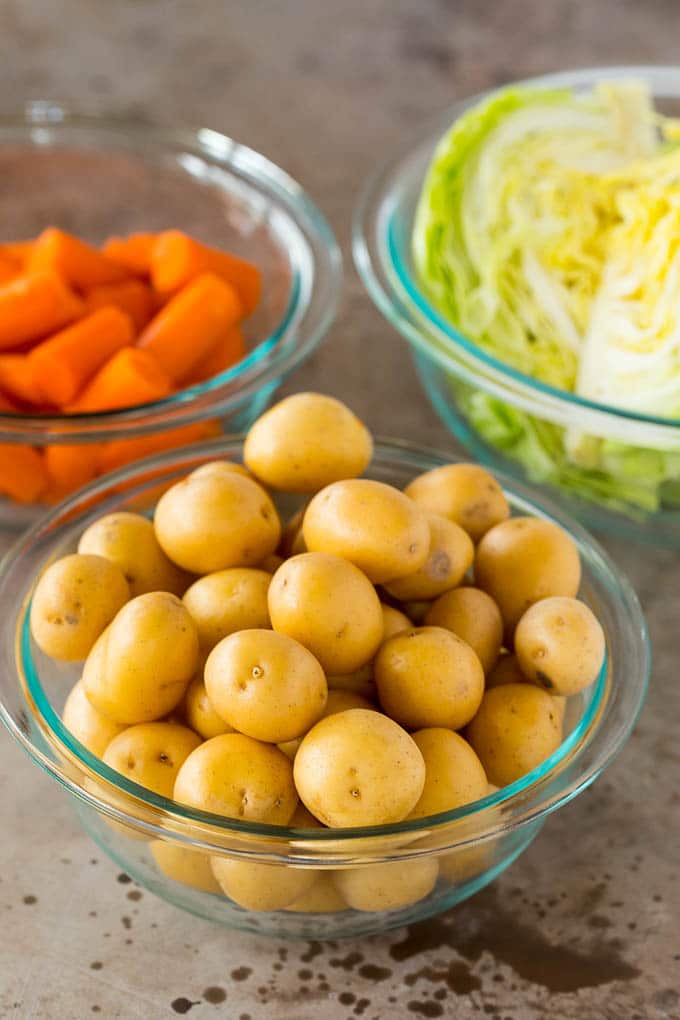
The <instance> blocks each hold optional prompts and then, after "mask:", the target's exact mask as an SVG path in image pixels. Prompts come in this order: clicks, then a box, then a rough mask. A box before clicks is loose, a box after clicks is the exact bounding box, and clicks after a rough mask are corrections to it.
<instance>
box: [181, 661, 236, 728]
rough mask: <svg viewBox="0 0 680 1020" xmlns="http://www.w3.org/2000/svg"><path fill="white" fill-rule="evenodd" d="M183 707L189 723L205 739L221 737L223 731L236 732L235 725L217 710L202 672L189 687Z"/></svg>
mask: <svg viewBox="0 0 680 1020" xmlns="http://www.w3.org/2000/svg"><path fill="white" fill-rule="evenodd" d="M183 709H184V716H185V718H186V721H187V724H188V725H189V726H190V727H191V729H192V730H194V731H195V732H196V733H198V735H199V736H200V737H203V739H204V740H210V738H211V737H219V736H221V734H222V733H233V732H234V727H233V726H230V725H229V723H228V722H225V721H224V719H223V718H222V716H221V715H219V713H218V712H216V711H215V706H214V705H213V703H212V701H211V700H210V698H209V697H208V692H207V691H206V689H205V683H204V682H203V676H202V674H201V673H199V674H197V675H196V676H195V677H194V679H193V680H192V681H191V683H190V684H189V686H188V687H187V690H186V694H185V695H184V702H183Z"/></svg>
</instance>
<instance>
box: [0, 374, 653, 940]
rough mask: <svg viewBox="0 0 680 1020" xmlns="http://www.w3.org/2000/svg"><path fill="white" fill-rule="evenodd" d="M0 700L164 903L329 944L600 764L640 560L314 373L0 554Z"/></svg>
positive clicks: (518, 836)
mask: <svg viewBox="0 0 680 1020" xmlns="http://www.w3.org/2000/svg"><path fill="white" fill-rule="evenodd" d="M0 605H2V607H3V623H2V631H1V633H0V642H1V643H0V656H2V666H3V669H2V671H1V673H0V676H1V680H0V682H1V684H2V692H1V693H2V697H1V712H2V717H3V720H4V722H5V724H6V725H7V727H8V728H9V730H10V732H11V733H12V734H13V735H14V737H15V738H16V739H17V740H18V741H19V743H20V744H22V745H23V747H24V748H25V749H26V750H27V751H28V753H29V754H30V755H31V757H32V758H33V759H34V760H35V761H36V762H37V763H38V764H39V765H40V766H41V767H42V768H43V769H45V770H46V771H47V772H48V773H50V774H51V775H52V776H53V777H54V778H55V779H57V780H58V782H59V783H60V784H61V786H62V787H63V788H65V790H66V791H67V793H68V794H69V795H70V796H72V798H73V804H74V807H75V810H76V811H77V813H78V815H79V817H80V820H81V822H82V824H83V826H84V828H85V829H86V830H87V832H88V833H89V834H90V836H91V837H92V839H93V840H94V841H95V842H96V843H97V844H98V845H99V846H100V847H102V849H103V850H104V851H105V852H106V853H107V854H108V855H109V856H110V857H111V858H113V860H114V861H116V862H117V863H118V864H119V865H120V866H121V867H122V868H124V869H125V871H126V872H127V873H128V874H129V875H131V876H132V877H133V878H134V879H135V881H137V882H139V883H140V884H141V885H143V886H145V887H146V888H147V889H149V890H150V891H152V892H154V893H156V894H157V895H159V896H161V897H162V898H164V899H166V900H168V901H169V902H171V903H174V904H176V905H177V906H179V907H182V908H184V909H186V910H188V911H191V912H193V913H195V914H198V915H200V916H202V917H205V918H209V919H211V920H213V921H216V922H219V923H222V924H224V925H227V926H229V927H233V928H241V929H246V930H249V931H255V932H262V933H266V934H274V935H279V936H281V935H284V936H290V937H302V938H337V937H342V936H353V935H359V934H368V933H374V932H379V931H384V930H387V929H390V928H393V927H397V926H400V925H403V924H406V923H410V922H413V921H415V920H418V919H420V918H424V917H427V916H429V915H432V914H436V913H438V912H440V911H442V910H446V909H448V908H450V907H452V906H454V905H455V904H456V903H458V902H460V901H461V900H463V899H465V898H466V897H468V896H470V895H472V894H473V893H475V892H476V891H477V890H479V889H480V888H482V887H483V886H484V885H486V884H487V883H488V882H490V881H492V880H493V879H494V878H495V877H496V876H497V875H498V874H499V873H500V872H502V871H503V870H504V869H505V868H506V867H507V866H508V865H509V864H511V863H512V861H513V860H514V859H515V858H516V857H517V856H518V855H519V854H520V853H522V851H523V850H524V849H526V847H527V846H528V845H529V843H530V842H531V841H532V840H533V839H534V838H535V836H536V835H537V834H538V832H539V830H540V828H541V826H542V825H543V823H544V821H545V819H546V818H547V816H548V815H549V814H550V813H551V812H552V811H554V810H556V809H557V808H558V807H560V806H561V805H562V804H564V803H566V802H567V801H568V800H570V799H571V798H573V797H574V796H576V795H577V794H578V793H579V792H580V791H581V790H583V789H584V788H585V787H586V786H587V785H588V784H589V783H590V782H592V781H593V780H594V779H595V778H596V777H597V775H598V774H599V773H600V772H601V771H602V769H604V768H605V767H606V766H607V765H608V764H609V762H610V761H611V760H612V758H613V756H614V755H615V754H616V752H617V751H618V750H619V749H620V748H621V746H622V745H623V743H624V742H625V740H626V738H627V737H628V735H629V733H630V731H631V729H632V727H633V725H634V723H635V720H636V718H637V715H638V713H639V711H640V708H641V705H642V702H643V699H644V693H645V689H646V685H647V679H648V673H649V645H648V639H647V633H646V629H645V624H644V619H643V616H642V613H641V610H640V607H639V604H638V601H637V599H636V597H635V594H634V592H633V591H632V589H631V588H630V586H629V584H628V582H627V581H626V579H625V578H624V577H622V575H621V574H620V572H619V571H618V570H617V569H616V568H615V566H614V565H613V564H612V562H611V561H610V560H609V559H608V558H607V556H606V554H605V553H604V552H603V551H602V550H601V549H600V548H599V547H598V546H597V545H596V543H595V542H594V541H593V540H592V539H591V538H590V537H589V536H588V534H587V533H586V532H585V531H583V530H582V529H581V528H580V527H579V526H578V525H576V524H574V523H573V522H572V521H570V520H568V519H567V518H565V517H563V516H562V515H561V514H560V512H559V511H558V510H557V509H556V508H555V507H552V506H549V505H547V504H544V503H541V504H539V503H536V502H534V501H533V499H532V497H531V495H530V493H529V492H528V491H527V490H525V489H524V488H522V487H521V486H520V485H518V484H517V483H515V482H513V483H512V484H506V483H505V480H504V479H499V478H495V477H493V476H492V475H490V474H489V473H488V472H487V471H486V470H484V469H482V468H480V467H479V466H477V465H474V464H465V463H460V462H456V461H454V460H452V459H451V457H450V456H448V455H446V454H442V453H438V452H436V451H433V450H429V449H422V448H417V447H414V446H412V445H410V444H408V443H405V442H399V441H394V440H392V441H389V440H387V441H374V440H373V438H372V436H371V435H370V433H369V432H368V430H367V429H366V428H365V426H364V425H363V424H362V422H361V421H359V420H358V419H357V418H356V416H355V415H354V414H353V413H352V412H351V411H350V410H349V409H348V408H347V407H345V406H344V405H343V404H341V403H340V402H339V401H337V400H335V399H333V398H331V397H327V396H324V395H321V394H310V393H301V394H296V395H294V396H292V397H288V398H286V399H285V400H283V401H281V402H280V403H279V404H277V405H275V406H274V407H273V408H271V409H270V410H269V411H267V412H266V413H265V414H264V415H263V416H262V417H261V418H260V419H258V421H257V422H256V423H255V424H254V426H253V427H252V429H251V430H250V432H249V433H248V435H247V436H245V437H223V438H221V439H219V440H215V441H212V442H209V443H202V444H197V445H195V446H192V447H187V448H185V449H183V450H173V451H172V452H169V453H166V454H163V455H161V456H158V457H155V458H150V459H147V460H146V461H142V462H139V463H137V464H135V465H133V466H131V467H129V468H126V469H124V470H122V471H119V472H117V473H116V474H112V475H109V476H108V477H106V478H104V479H101V480H100V481H99V482H97V483H96V484H93V485H91V486H89V487H88V488H86V489H83V490H82V491H81V492H80V493H78V494H77V495H76V496H74V497H72V498H71V499H69V500H68V501H66V502H64V503H62V504H61V505H60V506H58V507H57V508H55V509H54V510H53V511H52V512H51V513H50V514H49V515H48V516H46V517H45V518H44V519H43V520H42V521H41V522H40V523H39V524H38V525H37V526H36V527H34V528H33V530H32V531H30V532H29V533H28V534H26V535H25V536H24V537H22V538H21V539H20V540H19V541H18V542H17V544H16V545H15V546H14V548H13V549H12V550H11V551H10V553H9V554H8V555H7V557H6V558H5V560H4V562H3V564H2V567H1V568H0Z"/></svg>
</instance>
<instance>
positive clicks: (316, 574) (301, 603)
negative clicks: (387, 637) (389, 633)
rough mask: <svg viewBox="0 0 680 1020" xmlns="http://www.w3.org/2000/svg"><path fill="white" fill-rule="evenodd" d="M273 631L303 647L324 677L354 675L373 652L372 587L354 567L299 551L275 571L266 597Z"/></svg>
mask: <svg viewBox="0 0 680 1020" xmlns="http://www.w3.org/2000/svg"><path fill="white" fill-rule="evenodd" d="M268 602H269V614H270V616H271V622H272V626H273V628H274V630H276V631H279V632H280V633H282V634H287V635H288V636H289V637H292V638H295V640H296V641H299V642H300V643H301V644H303V645H304V646H305V648H308V649H309V651H310V652H312V654H313V655H314V656H315V657H316V658H317V659H318V661H319V662H320V663H321V665H322V667H323V669H324V670H325V671H326V672H327V673H332V674H343V673H353V672H354V671H355V670H357V669H360V668H361V666H363V665H365V664H366V663H367V662H368V661H369V660H370V659H371V658H372V657H373V656H374V655H375V653H376V651H377V650H378V646H379V644H380V642H381V641H382V637H383V618H382V611H381V609H380V600H379V599H378V596H377V594H376V591H375V588H374V587H373V585H372V584H371V582H370V581H369V580H368V578H367V577H366V576H365V574H363V573H362V572H361V571H360V570H359V569H358V567H355V566H354V564H352V563H348V562H347V560H343V559H340V557H339V556H330V555H328V554H327V553H303V554H302V555H301V556H293V557H292V558H291V559H289V560H286V562H285V563H284V564H283V565H282V566H281V567H279V569H278V570H277V572H276V573H275V574H274V577H273V578H272V581H271V585H270V586H269V593H268Z"/></svg>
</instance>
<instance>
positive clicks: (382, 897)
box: [333, 857, 439, 912]
mask: <svg viewBox="0 0 680 1020" xmlns="http://www.w3.org/2000/svg"><path fill="white" fill-rule="evenodd" d="M438 873H439V864H438V862H437V860H436V859H434V858H432V857H423V858H416V859H415V860H410V861H390V862H388V863H386V864H367V865H366V866H365V867H360V868H348V869H346V870H344V871H336V872H334V873H333V881H334V883H335V885H336V887H337V889H338V891H339V893H340V895H341V896H342V898H343V899H344V900H345V902H346V903H347V906H348V907H352V908H353V909H354V910H363V911H369V912H373V911H382V910H399V909H400V908H401V907H407V906H408V905H409V904H411V903H417V902H418V900H422V899H425V897H426V896H429V894H430V893H431V892H432V890H433V889H434V886H435V883H436V881H437V875H438Z"/></svg>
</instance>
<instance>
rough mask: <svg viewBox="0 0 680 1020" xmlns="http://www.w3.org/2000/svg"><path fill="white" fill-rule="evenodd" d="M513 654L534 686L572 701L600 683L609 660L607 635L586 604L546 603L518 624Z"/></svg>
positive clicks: (556, 600) (558, 600) (532, 609)
mask: <svg viewBox="0 0 680 1020" xmlns="http://www.w3.org/2000/svg"><path fill="white" fill-rule="evenodd" d="M515 652H516V655H517V660H518V662H519V665H520V668H521V670H522V672H523V673H524V675H525V676H526V677H527V678H528V679H529V680H531V682H532V683H535V684H538V685H539V686H541V687H544V688H545V689H546V690H547V691H549V692H550V694H553V695H555V694H556V695H564V696H566V697H569V696H570V695H572V694H578V692H579V691H582V690H584V689H585V688H586V687H589V686H590V685H591V684H592V683H593V681H595V680H596V679H597V677H598V674H599V672H600V670H601V668H602V663H603V662H604V656H605V638H604V631H603V630H602V627H601V626H600V623H599V621H598V620H597V618H596V617H595V614H594V613H593V612H592V610H591V609H589V608H588V606H587V605H586V604H585V603H584V602H579V600H578V599H569V598H555V597H554V598H549V599H542V600H541V601H540V602H536V603H535V604H534V605H533V606H531V607H530V608H529V609H527V611H526V613H524V615H523V616H522V618H521V620H520V621H519V623H518V624H517V630H516V631H515Z"/></svg>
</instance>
